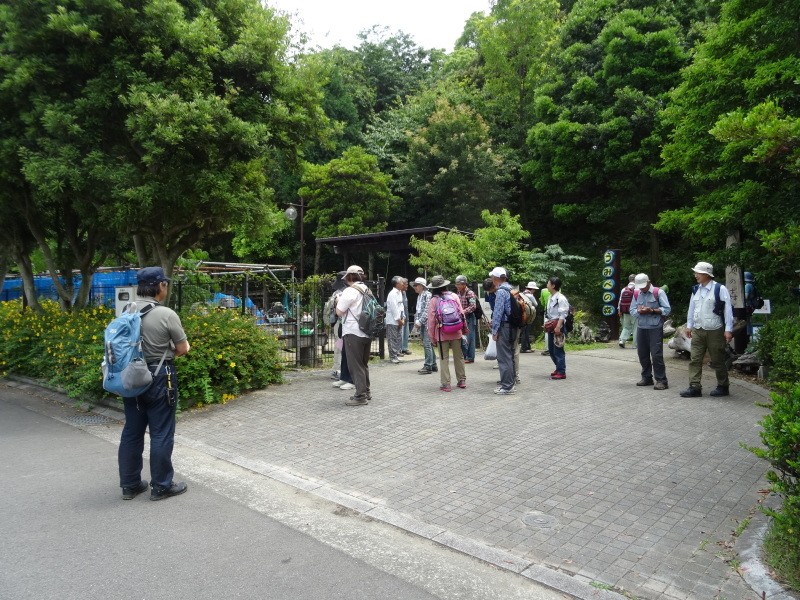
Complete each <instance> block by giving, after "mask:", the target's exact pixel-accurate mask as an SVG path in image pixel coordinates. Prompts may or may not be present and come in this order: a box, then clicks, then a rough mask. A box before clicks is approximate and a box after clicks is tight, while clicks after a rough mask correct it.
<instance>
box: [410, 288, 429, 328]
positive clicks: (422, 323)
mask: <svg viewBox="0 0 800 600" xmlns="http://www.w3.org/2000/svg"><path fill="white" fill-rule="evenodd" d="M430 301H431V293H430V292H429V291H428V290H423V291H422V293H421V294H420V295H419V296H417V314H416V315H415V318H414V325H416V326H417V327H427V326H428V304H430Z"/></svg>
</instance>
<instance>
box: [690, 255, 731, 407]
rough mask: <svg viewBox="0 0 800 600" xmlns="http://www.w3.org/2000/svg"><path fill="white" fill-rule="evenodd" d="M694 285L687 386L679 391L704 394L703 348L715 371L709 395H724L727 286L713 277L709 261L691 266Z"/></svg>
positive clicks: (728, 328)
mask: <svg viewBox="0 0 800 600" xmlns="http://www.w3.org/2000/svg"><path fill="white" fill-rule="evenodd" d="M692 271H694V278H695V280H697V285H696V286H694V287H693V288H692V298H691V300H689V313H688V315H687V319H686V337H687V338H689V339H690V340H692V358H691V360H690V361H689V387H688V388H687V389H685V390H683V391H682V392H681V396H682V397H684V398H696V397H699V396H702V395H703V385H702V383H701V381H700V379H701V377H702V375H703V359H704V358H705V355H706V351H707V352H708V354H709V356H710V357H711V368H712V369H714V372H715V373H716V375H717V387H716V388H715V389H713V390H711V393H710V395H711V396H727V395H728V394H729V393H730V391H729V385H730V384H729V380H728V367H726V366H725V359H726V358H727V356H726V352H725V348H726V347H727V345H728V344H730V342H731V340H732V339H733V305H732V303H731V295H730V292H728V288H726V287H725V286H724V285H722V284H721V283H719V282H718V281H714V267H713V265H712V264H711V263H707V262H699V263H697V264H696V265H695V266H694V268H693V269H692Z"/></svg>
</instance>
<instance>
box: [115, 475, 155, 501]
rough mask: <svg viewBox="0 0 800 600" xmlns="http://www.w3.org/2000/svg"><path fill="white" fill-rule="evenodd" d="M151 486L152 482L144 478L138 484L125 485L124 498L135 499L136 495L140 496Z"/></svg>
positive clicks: (123, 489)
mask: <svg viewBox="0 0 800 600" xmlns="http://www.w3.org/2000/svg"><path fill="white" fill-rule="evenodd" d="M149 487H150V484H149V483H147V482H146V481H144V480H143V481H140V482H139V485H137V486H134V487H124V488H122V499H123V500H133V499H134V498H136V496H138V495H139V494H141V493H142V492H144V491H145V490H146V489H147V488H149Z"/></svg>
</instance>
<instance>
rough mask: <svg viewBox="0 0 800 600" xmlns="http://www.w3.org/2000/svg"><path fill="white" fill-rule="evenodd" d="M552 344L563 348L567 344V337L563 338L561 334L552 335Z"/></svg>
mask: <svg viewBox="0 0 800 600" xmlns="http://www.w3.org/2000/svg"><path fill="white" fill-rule="evenodd" d="M553 343H554V344H555V345H556V347H558V348H563V347H564V344H566V343H567V336H565V335H564V334H563V333H558V334H553Z"/></svg>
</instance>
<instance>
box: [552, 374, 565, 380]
mask: <svg viewBox="0 0 800 600" xmlns="http://www.w3.org/2000/svg"><path fill="white" fill-rule="evenodd" d="M566 378H567V374H566V373H556V374H555V375H550V379H566Z"/></svg>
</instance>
